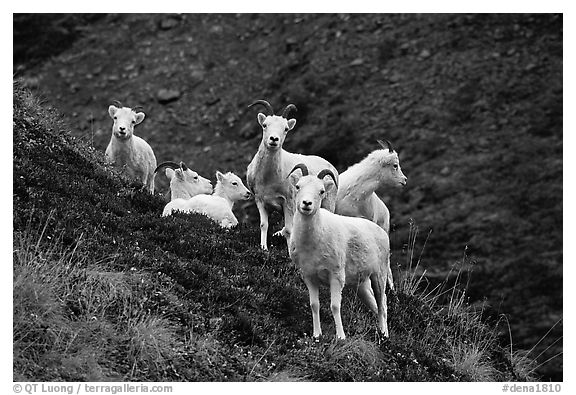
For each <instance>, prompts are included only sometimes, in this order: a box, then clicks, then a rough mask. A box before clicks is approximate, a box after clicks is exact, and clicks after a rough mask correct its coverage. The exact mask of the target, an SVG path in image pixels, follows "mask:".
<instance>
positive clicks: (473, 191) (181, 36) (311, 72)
mask: <svg viewBox="0 0 576 395" xmlns="http://www.w3.org/2000/svg"><path fill="white" fill-rule="evenodd" d="M562 34H563V20H562V15H555V14H545V15H525V14H506V15H499V14H481V15H462V14H459V15H444V14H439V15H426V14H424V15H418V14H409V15H391V14H353V15H336V14H303V15H298V14H290V15H266V16H262V15H248V14H225V15H220V14H209V15H201V14H186V15H167V14H163V15H150V14H140V15H131V14H122V15H87V14H75V15H62V14H58V15H50V14H44V15H39V14H37V15H30V14H15V15H14V58H13V60H14V72H15V75H16V76H18V77H22V78H23V80H24V82H25V84H26V85H27V86H28V87H29V88H32V89H34V90H35V91H36V92H38V93H39V94H40V95H41V96H42V98H43V100H44V101H45V102H46V103H48V104H50V105H52V106H54V107H55V108H57V109H58V110H59V111H60V112H62V113H63V114H65V117H66V121H67V122H68V124H69V125H70V126H71V128H72V130H73V133H74V134H75V135H76V136H77V137H79V138H81V139H83V140H85V141H86V142H88V143H89V144H90V145H92V146H94V147H95V148H96V149H98V150H101V151H103V150H104V149H105V147H106V144H107V142H108V140H109V134H110V127H111V121H110V119H109V117H108V115H107V111H106V109H107V106H108V104H109V103H110V102H111V101H112V100H114V99H116V100H120V101H122V102H123V103H125V104H127V105H130V106H135V105H142V106H144V108H145V112H146V115H147V117H146V120H145V122H144V123H143V124H141V125H140V126H138V128H137V129H136V133H137V134H138V135H140V136H142V137H143V138H145V139H146V140H147V141H148V142H149V143H150V144H151V146H152V147H153V148H154V151H155V153H156V156H157V159H158V161H159V162H160V161H164V160H176V161H179V160H185V161H186V162H187V163H188V164H189V165H190V166H191V167H192V168H194V169H195V170H197V171H198V172H199V173H201V174H203V175H204V176H207V177H212V178H213V176H214V172H215V170H216V169H220V170H231V171H235V172H237V173H238V174H239V175H244V174H245V170H246V166H247V164H248V163H249V161H250V159H251V157H252V156H253V154H254V153H255V152H256V150H257V147H258V143H259V140H260V129H259V127H258V125H257V122H256V119H255V117H256V111H255V110H248V109H247V108H246V107H247V105H248V104H249V103H251V102H252V101H253V100H255V99H266V100H268V101H270V102H271V103H272V105H273V106H274V107H275V108H277V109H280V108H282V107H283V106H285V105H286V104H288V103H295V104H296V105H297V107H298V112H297V113H296V114H295V118H296V119H297V120H298V123H297V126H296V128H295V129H294V130H293V131H292V132H291V133H290V134H289V136H288V137H287V139H286V143H285V148H286V149H287V150H289V151H292V152H302V153H314V154H318V155H321V156H323V157H325V158H326V159H328V160H330V161H331V162H332V163H333V164H334V165H335V166H336V167H337V168H338V169H339V170H341V171H343V170H345V169H346V167H347V166H348V165H350V164H353V163H355V162H357V161H358V160H360V159H362V158H363V157H364V156H365V155H366V154H367V153H368V152H370V151H371V150H373V149H376V148H377V144H376V142H375V140H376V139H378V138H386V139H388V140H390V141H392V142H393V144H394V145H395V147H397V149H398V151H399V152H400V158H401V164H402V168H403V170H404V173H405V174H406V175H407V176H408V186H407V188H406V189H404V190H403V191H400V192H395V193H391V194H390V196H388V197H387V198H386V199H385V200H386V203H387V204H388V206H389V208H390V211H391V214H392V224H393V232H392V238H391V240H392V243H393V246H392V247H393V263H394V264H395V265H397V266H398V268H397V269H400V270H401V269H404V268H406V266H407V262H406V259H405V257H406V253H405V252H406V250H407V247H408V244H409V229H410V223H411V222H412V223H414V224H415V225H416V226H417V227H418V229H419V230H420V231H419V234H418V236H417V238H416V246H417V248H416V250H417V251H420V249H423V251H422V254H421V265H420V266H421V267H422V268H424V269H425V270H426V276H427V278H428V280H429V283H430V287H433V286H434V284H436V283H437V282H438V281H441V280H443V279H445V278H446V276H452V277H453V276H454V274H451V273H450V269H451V268H453V267H454V266H455V265H457V266H458V267H462V266H463V267H465V268H466V269H467V270H468V269H470V270H469V271H467V272H466V273H467V274H466V275H468V273H471V275H470V278H469V280H467V281H469V288H468V293H469V297H470V301H471V302H473V303H475V302H478V303H479V304H480V303H484V304H485V308H486V309H487V311H489V312H490V313H491V314H493V315H494V316H497V315H498V314H506V315H507V317H508V320H509V322H510V326H511V335H512V339H513V342H514V344H515V346H516V347H518V348H524V349H531V348H532V347H533V346H534V345H536V347H535V349H534V350H533V351H532V352H531V356H533V357H536V356H538V358H537V359H538V361H539V362H540V363H543V365H542V366H541V368H540V369H539V372H540V374H542V375H543V376H544V377H545V378H548V379H552V380H562V357H561V356H560V357H556V358H553V359H552V360H551V361H550V362H547V363H544V362H546V360H548V359H549V358H551V357H553V356H555V355H557V354H558V353H560V352H561V351H562V339H561V337H562V322H561V320H562V306H563V302H562V291H563V290H562V257H563V252H562V179H563V176H562V116H563V114H562V100H563V99H562V97H563V90H562V89H563V87H562V56H563V42H562ZM157 185H159V189H162V186H165V185H166V184H165V180H159V182H158V184H157ZM241 214H243V220H244V221H247V222H253V221H256V220H257V214H256V212H255V210H254V209H253V208H251V207H244V208H243V209H242V212H241ZM254 242H255V243H257V242H258V241H257V240H255V241H254ZM457 272H458V270H455V271H454V270H453V271H452V273H457ZM553 326H554V328H553V330H552V331H551V332H550V333H548V331H549V330H550V329H551V328H552V327H553ZM542 337H544V339H543V340H542V341H540V340H541V339H542ZM537 343H538V344H537Z"/></svg>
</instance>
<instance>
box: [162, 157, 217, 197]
mask: <svg viewBox="0 0 576 395" xmlns="http://www.w3.org/2000/svg"><path fill="white" fill-rule="evenodd" d="M162 169H166V170H165V172H166V173H165V174H166V177H168V179H169V180H170V189H171V190H172V191H176V190H178V191H182V190H184V191H185V193H186V194H188V195H190V197H192V196H196V195H199V194H211V193H212V182H211V181H210V180H208V179H207V178H204V177H202V176H200V175H199V174H198V173H196V172H195V171H194V170H192V169H189V168H188V167H187V166H186V164H185V163H184V162H180V163H179V164H178V163H176V162H163V163H161V164H159V165H158V167H157V168H156V170H154V172H155V173H157V172H159V171H160V170H162Z"/></svg>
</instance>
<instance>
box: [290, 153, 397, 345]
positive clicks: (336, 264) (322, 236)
mask: <svg viewBox="0 0 576 395" xmlns="http://www.w3.org/2000/svg"><path fill="white" fill-rule="evenodd" d="M297 169H300V170H301V171H302V177H301V178H300V179H299V180H297V179H294V178H292V182H295V188H296V190H297V194H296V197H295V204H296V208H297V211H296V213H295V214H294V222H293V228H292V236H291V237H290V241H289V243H288V247H289V249H290V256H291V258H292V261H293V262H294V264H295V265H296V266H297V267H298V268H299V269H300V271H301V274H302V278H303V280H304V283H305V284H306V286H307V287H308V292H309V295H310V308H311V310H312V321H313V336H314V337H318V336H320V335H321V334H322V329H321V327H320V301H319V285H320V284H328V285H329V286H330V307H331V310H332V315H333V317H334V322H335V324H336V336H337V337H338V338H339V339H345V338H346V336H345V334H344V328H343V326H342V318H341V315H340V306H341V301H342V289H343V288H344V285H351V286H353V287H356V288H357V292H358V295H359V296H360V298H361V299H362V300H363V301H364V303H365V304H366V305H367V306H368V307H369V308H370V309H371V310H372V311H373V312H374V313H376V315H377V326H378V330H379V331H380V332H381V333H382V335H384V336H385V337H388V324H387V305H386V293H385V292H386V283H387V276H388V274H389V273H390V269H389V267H390V244H389V239H388V234H387V233H386V232H385V231H384V230H383V229H382V228H381V227H379V226H378V225H376V224H375V223H374V222H372V221H369V220H367V219H364V218H357V217H346V216H342V215H338V214H334V213H332V212H330V211H328V210H326V209H324V208H321V207H320V206H321V202H322V200H324V198H325V196H326V195H327V194H328V192H329V190H330V189H332V188H334V184H332V183H329V182H326V181H324V180H323V178H324V177H325V176H330V177H332V179H335V177H334V174H332V172H331V170H329V169H324V170H322V171H320V173H319V174H318V175H309V174H308V169H307V168H306V165H304V164H297V165H296V166H295V167H294V169H293V170H292V171H295V170H297ZM291 173H292V172H291ZM336 185H337V184H336Z"/></svg>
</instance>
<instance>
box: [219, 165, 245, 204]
mask: <svg viewBox="0 0 576 395" xmlns="http://www.w3.org/2000/svg"><path fill="white" fill-rule="evenodd" d="M216 179H217V180H218V183H217V184H216V188H215V189H214V194H218V195H225V196H227V197H228V199H230V200H231V201H233V202H235V201H238V200H248V199H250V198H251V197H252V192H250V190H249V189H248V188H246V186H245V185H244V183H243V182H242V180H241V179H240V177H238V176H237V175H236V174H234V173H231V172H228V173H226V174H223V173H221V172H219V171H216Z"/></svg>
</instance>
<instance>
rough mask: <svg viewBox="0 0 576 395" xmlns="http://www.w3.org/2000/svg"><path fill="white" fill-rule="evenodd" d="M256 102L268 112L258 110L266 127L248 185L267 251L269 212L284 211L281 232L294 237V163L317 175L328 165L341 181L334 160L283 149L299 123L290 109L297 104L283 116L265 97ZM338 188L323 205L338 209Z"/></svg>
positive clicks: (261, 121) (285, 110)
mask: <svg viewBox="0 0 576 395" xmlns="http://www.w3.org/2000/svg"><path fill="white" fill-rule="evenodd" d="M256 104H260V105H262V106H264V107H265V108H266V110H267V112H268V115H265V114H263V113H258V123H259V124H260V125H261V126H262V141H261V142H260V146H259V147H258V152H256V155H254V158H253V159H252V161H251V162H250V164H249V165H248V170H247V173H246V179H247V182H248V187H249V188H250V189H251V190H252V192H253V193H254V197H255V199H256V207H257V208H258V213H259V215H260V246H261V247H262V248H263V249H264V250H267V249H268V246H267V244H268V243H267V240H268V212H269V210H270V209H276V210H282V211H283V213H284V228H283V229H282V230H281V231H280V232H278V233H281V234H282V235H283V236H284V237H286V239H287V240H288V239H289V238H290V233H291V229H292V217H293V215H294V207H293V202H294V198H293V196H294V188H293V187H292V185H291V183H290V182H289V181H288V180H287V179H286V177H287V176H288V174H289V172H290V170H291V169H292V168H293V167H294V165H296V164H297V163H305V164H306V166H307V167H308V169H310V172H311V173H313V174H317V173H318V172H319V171H320V170H322V169H325V168H328V169H330V170H331V171H332V174H334V178H335V180H336V182H338V171H337V170H336V168H335V167H334V166H332V165H331V164H330V162H328V161H327V160H325V159H323V158H321V157H319V156H314V155H301V154H293V153H290V152H288V151H285V150H284V149H283V148H282V145H283V143H284V139H285V138H286V134H287V133H288V131H290V130H292V129H293V128H294V126H295V125H296V120H295V119H288V114H289V113H290V111H292V110H296V106H295V105H294V104H289V105H288V106H287V107H286V108H285V109H284V111H283V112H282V115H281V116H278V115H274V111H273V110H272V106H271V105H270V103H268V102H267V101H265V100H257V101H255V102H254V103H252V104H250V106H249V107H252V106H254V105H256ZM336 189H337V188H333V189H331V190H330V192H329V193H328V196H326V199H324V201H323V202H322V207H324V208H326V209H328V210H330V211H334V208H335V207H336Z"/></svg>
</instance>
